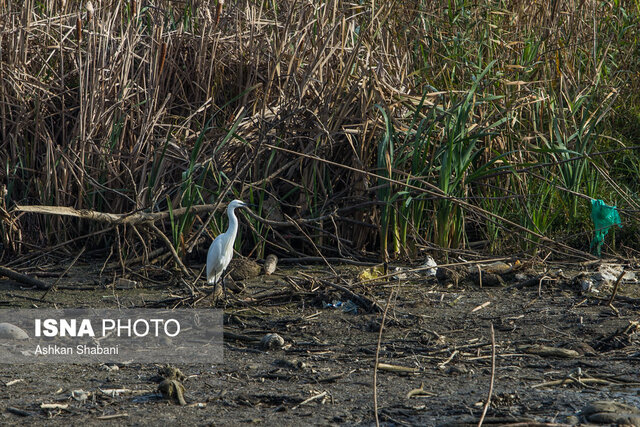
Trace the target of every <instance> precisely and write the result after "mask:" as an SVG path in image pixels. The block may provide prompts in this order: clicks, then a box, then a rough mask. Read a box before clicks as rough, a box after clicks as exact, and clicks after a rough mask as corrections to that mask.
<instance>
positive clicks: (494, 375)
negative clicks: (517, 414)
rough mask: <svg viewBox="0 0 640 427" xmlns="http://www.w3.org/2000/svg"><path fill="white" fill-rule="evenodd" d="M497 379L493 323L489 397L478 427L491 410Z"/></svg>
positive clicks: (480, 426)
mask: <svg viewBox="0 0 640 427" xmlns="http://www.w3.org/2000/svg"><path fill="white" fill-rule="evenodd" d="M495 377H496V334H495V333H494V331H493V323H492V324H491V382H490V383H489V394H488V396H487V401H486V402H485V403H484V408H482V416H481V417H480V421H478V427H482V423H483V422H484V417H485V416H486V415H487V410H488V409H489V405H490V404H491V395H492V394H493V382H494V380H495Z"/></svg>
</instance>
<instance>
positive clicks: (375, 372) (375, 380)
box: [373, 288, 395, 427]
mask: <svg viewBox="0 0 640 427" xmlns="http://www.w3.org/2000/svg"><path fill="white" fill-rule="evenodd" d="M394 292H395V288H393V289H391V292H389V298H387V304H386V305H385V307H384V311H383V312H382V320H381V321H380V331H378V344H377V345H376V360H375V364H374V365H373V414H374V415H375V418H376V427H379V426H380V419H379V417H378V363H379V360H380V346H381V344H382V330H383V329H384V321H385V320H386V318H387V311H388V310H389V305H390V304H391V298H392V296H393V293H394Z"/></svg>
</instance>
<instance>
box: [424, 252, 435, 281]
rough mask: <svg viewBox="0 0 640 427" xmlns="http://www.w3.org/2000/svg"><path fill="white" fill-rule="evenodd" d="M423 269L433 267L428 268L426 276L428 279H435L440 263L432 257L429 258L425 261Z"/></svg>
mask: <svg viewBox="0 0 640 427" xmlns="http://www.w3.org/2000/svg"><path fill="white" fill-rule="evenodd" d="M422 267H431V268H428V269H427V270H426V271H425V275H426V276H427V277H435V275H436V273H437V271H438V270H437V267H438V263H437V262H436V261H435V260H434V259H433V258H432V257H431V256H427V259H426V261H425V263H424V264H422Z"/></svg>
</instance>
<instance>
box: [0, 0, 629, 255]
mask: <svg viewBox="0 0 640 427" xmlns="http://www.w3.org/2000/svg"><path fill="white" fill-rule="evenodd" d="M0 17H1V19H0V36H1V41H0V73H1V75H2V79H1V82H0V112H1V115H2V119H1V120H0V135H1V138H2V141H1V142H0V147H1V150H0V162H1V165H2V171H1V172H0V178H1V181H2V182H1V185H2V192H3V197H2V200H1V201H0V234H1V236H2V244H3V248H4V251H3V253H5V254H14V255H15V254H19V253H22V252H25V251H29V250H31V249H34V248H43V247H57V248H59V249H60V250H63V251H73V250H75V249H76V248H77V247H80V246H85V245H89V246H90V247H92V248H96V250H102V251H103V252H104V251H107V252H108V251H111V254H113V253H114V251H116V252H118V254H119V256H121V257H122V258H124V259H127V258H135V257H138V256H140V254H141V253H143V252H149V251H151V250H152V249H153V248H155V247H158V246H162V244H163V243H162V242H161V241H160V240H158V239H157V236H155V235H150V234H147V231H146V230H145V229H139V228H137V227H135V226H126V225H116V226H110V227H105V226H104V224H101V223H95V222H92V221H87V220H85V219H81V218H80V219H79V218H73V217H64V216H50V215H33V214H24V213H20V212H18V211H16V210H15V209H14V207H15V206H16V205H55V206H67V207H74V208H76V209H88V210H95V211H99V212H108V213H116V214H121V213H135V212H141V211H144V212H166V211H169V212H173V211H174V210H176V209H179V208H185V210H184V211H185V212H186V213H185V214H184V215H180V216H174V215H170V216H169V219H168V220H167V221H164V222H163V223H162V224H158V226H159V227H160V228H161V229H162V230H163V232H164V233H165V234H166V235H167V236H168V237H169V240H170V241H171V243H172V244H173V245H174V247H175V249H176V250H177V253H178V254H179V256H180V257H185V256H187V254H188V253H190V252H191V251H192V250H193V249H196V252H197V250H199V249H202V248H204V247H205V245H206V242H208V241H209V238H210V237H211V236H213V235H215V234H217V233H218V232H219V231H220V230H221V229H222V228H223V227H224V226H225V221H226V218H225V216H224V214H223V212H222V210H221V209H219V210H218V211H217V212H216V213H215V214H213V215H211V218H209V217H207V215H201V214H196V213H194V212H192V211H191V209H190V208H191V207H193V206H196V205H201V204H217V206H218V207H220V208H222V207H224V206H226V203H227V202H228V201H229V200H231V199H232V198H242V199H245V200H248V201H250V202H251V203H254V204H255V205H257V208H255V209H254V211H255V213H257V214H258V215H259V216H261V217H262V218H265V219H267V221H262V222H261V221H258V220H256V219H255V218H251V217H250V218H248V221H243V223H244V226H243V230H242V231H241V233H242V234H241V237H242V239H239V241H240V243H238V244H239V245H242V248H240V247H239V249H241V251H242V253H244V254H250V255H251V256H255V257H259V258H261V257H263V256H264V255H265V254H266V253H268V252H276V253H278V254H280V255H281V256H284V257H304V256H332V257H342V258H351V259H364V258H372V259H379V258H382V259H384V260H392V259H399V258H402V259H415V258H416V257H420V256H421V254H422V253H423V252H424V251H425V250H427V251H428V250H436V249H440V250H442V249H446V250H447V251H467V252H468V251H470V250H474V251H476V250H482V251H484V252H486V253H489V252H492V253H520V254H538V253H542V254H543V255H544V256H546V254H547V253H553V254H554V256H557V255H558V254H560V256H562V254H565V255H572V256H573V255H578V256H584V255H585V254H584V252H586V251H588V248H589V240H590V237H591V233H592V224H591V222H590V219H589V208H590V204H589V199H590V198H602V199H604V200H605V201H606V202H607V203H609V204H616V205H617V206H618V207H619V208H620V209H621V214H622V219H623V225H624V228H623V229H622V230H621V231H619V232H617V233H614V234H613V240H609V246H608V249H607V250H608V251H610V252H621V253H624V254H625V255H627V256H636V255H637V254H638V252H637V251H638V250H639V249H640V246H639V245H638V242H639V241H640V239H639V237H640V236H639V232H638V211H639V207H638V205H639V204H640V199H639V197H638V191H639V189H640V181H639V180H638V179H637V177H638V173H639V172H640V150H638V145H639V144H638V141H639V139H638V137H639V135H640V107H639V106H640V99H639V94H638V91H637V88H638V87H640V68H639V61H640V55H638V52H639V49H640V33H639V27H638V25H637V22H638V19H639V18H640V6H639V5H638V4H637V2H636V3H633V2H618V1H611V2H597V1H591V0H586V1H573V0H557V1H551V2H545V1H543V2H533V3H531V2H524V1H519V0H504V1H480V2H472V1H468V0H451V1H448V2H427V1H403V2H399V1H395V2H394V1H391V2H376V1H370V2H357V1H342V0H328V1H326V2H310V1H295V0H284V1H278V2H275V1H249V0H243V1H240V0H238V1H227V2H223V1H221V0H217V1H216V0H211V1H195V0H194V1H189V0H187V1H179V2H178V1H169V0H158V1H155V2H145V1H133V0H132V1H106V0H104V1H97V0H92V1H87V2H76V1H64V0H61V1H60V0H56V1H54V0H41V1H33V0H26V1H25V2H0ZM300 218H304V219H305V221H298V222H296V221H295V220H296V219H300ZM312 219H317V220H313V221H311V220H312ZM294 224H297V225H294ZM570 249H574V251H573V252H572V251H571V250H570ZM541 251H542V252H541ZM580 251H583V252H580Z"/></svg>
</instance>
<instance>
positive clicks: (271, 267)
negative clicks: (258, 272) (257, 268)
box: [264, 254, 278, 276]
mask: <svg viewBox="0 0 640 427" xmlns="http://www.w3.org/2000/svg"><path fill="white" fill-rule="evenodd" d="M277 265H278V257H277V256H275V255H273V254H270V255H267V259H265V260H264V274H266V275H267V276H269V275H271V274H273V272H274V271H276V266H277Z"/></svg>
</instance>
